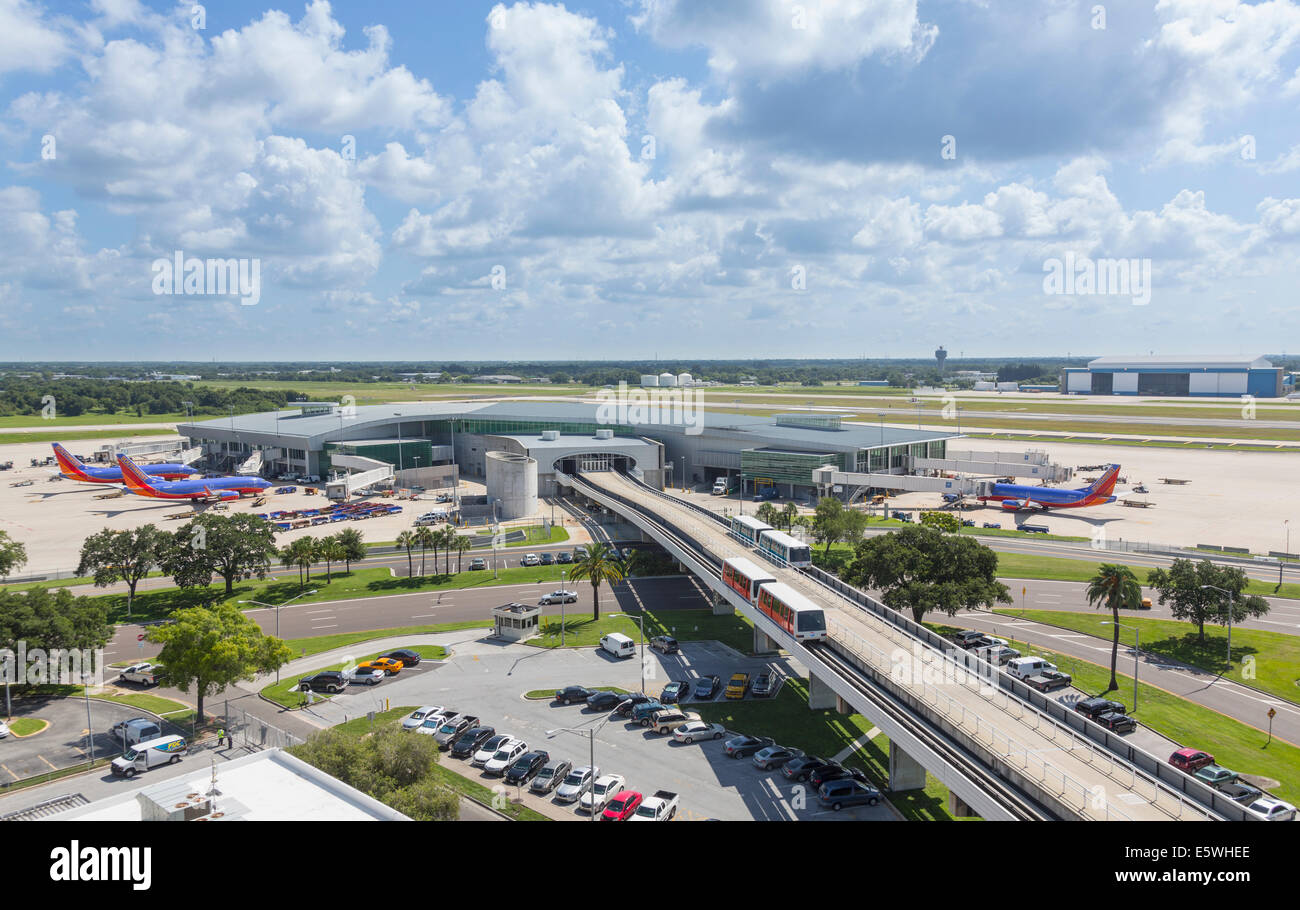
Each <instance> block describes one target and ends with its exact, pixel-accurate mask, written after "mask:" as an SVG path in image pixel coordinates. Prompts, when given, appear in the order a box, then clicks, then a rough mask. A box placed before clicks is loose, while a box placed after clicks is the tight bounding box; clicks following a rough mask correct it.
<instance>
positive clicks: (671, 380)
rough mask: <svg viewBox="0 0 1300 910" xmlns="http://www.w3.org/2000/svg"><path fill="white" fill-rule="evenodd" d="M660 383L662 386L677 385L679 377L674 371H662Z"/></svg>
mask: <svg viewBox="0 0 1300 910" xmlns="http://www.w3.org/2000/svg"><path fill="white" fill-rule="evenodd" d="M659 385H660V387H663V386H675V385H677V377H676V376H674V375H673V374H672V373H660V374H659Z"/></svg>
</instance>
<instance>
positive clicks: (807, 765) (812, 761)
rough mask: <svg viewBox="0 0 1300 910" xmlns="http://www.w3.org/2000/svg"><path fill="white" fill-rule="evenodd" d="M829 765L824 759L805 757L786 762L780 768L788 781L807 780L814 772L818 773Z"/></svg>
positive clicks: (812, 756) (811, 756)
mask: <svg viewBox="0 0 1300 910" xmlns="http://www.w3.org/2000/svg"><path fill="white" fill-rule="evenodd" d="M829 764H830V762H828V761H827V760H826V759H824V758H818V757H817V756H815V755H805V756H803V757H801V758H795V759H792V760H790V761H788V762H786V763H785V764H784V765H782V766H781V773H782V774H784V775H785V776H786V777H787V778H788V779H790V780H807V779H808V778H809V777H811V776H812V774H813V772H814V771H820V770H821V769H823V768H825V767H826V766H827V765H829Z"/></svg>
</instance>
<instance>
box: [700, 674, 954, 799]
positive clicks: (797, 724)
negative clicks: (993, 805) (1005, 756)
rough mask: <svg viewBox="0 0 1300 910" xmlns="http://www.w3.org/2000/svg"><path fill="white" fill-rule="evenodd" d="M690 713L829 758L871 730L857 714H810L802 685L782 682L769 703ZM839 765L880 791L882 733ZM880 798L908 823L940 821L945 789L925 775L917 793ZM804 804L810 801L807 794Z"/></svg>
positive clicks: (711, 706)
mask: <svg viewBox="0 0 1300 910" xmlns="http://www.w3.org/2000/svg"><path fill="white" fill-rule="evenodd" d="M690 708H691V710H692V711H695V712H697V713H698V714H699V715H700V716H701V718H702V719H704V720H706V721H709V722H711V723H720V724H724V725H726V727H727V729H728V730H734V731H737V732H741V733H748V734H750V735H752V736H770V737H772V738H773V739H775V740H776V741H777V742H778V743H780V744H781V745H783V746H793V747H794V748H796V749H802V750H803V751H804V752H806V753H808V754H809V755H818V756H821V757H822V758H828V759H829V758H834V757H835V756H836V755H837V754H839V753H840V751H842V750H843V749H844V748H845V747H847V746H848V745H849V744H850V743H852V742H854V741H855V740H857V739H859V738H861V737H863V736H865V735H866V733H867V732H868V731H869V730H870V729H871V728H872V724H871V722H870V721H869V720H867V719H866V718H865V717H863V716H862V715H861V714H840V713H839V712H837V711H835V710H833V709H824V710H817V711H814V710H810V709H809V707H808V683H807V681H806V680H803V679H800V678H798V677H787V678H786V680H785V681H784V683H783V684H782V686H781V691H780V692H778V693H777V696H776V698H772V699H746V700H744V701H729V702H721V703H718V702H710V703H706V704H699V705H696V704H692V705H691V706H690ZM845 764H847V765H852V766H856V767H859V768H862V769H863V770H864V771H865V772H866V773H867V776H868V777H869V778H871V779H872V782H873V783H875V784H876V785H877V786H878V787H881V788H882V789H883V788H884V787H885V786H886V784H887V782H888V778H889V770H888V769H889V739H888V737H886V736H885V735H884V734H883V733H881V734H879V735H877V736H876V737H875V738H874V739H872V740H868V741H867V744H866V745H864V746H863V747H862V748H861V749H859V750H857V751H856V752H854V753H853V754H852V755H851V756H850V757H849V758H847V759H845ZM886 798H887V799H888V800H889V801H890V802H891V803H893V804H894V806H895V808H897V809H898V810H899V811H900V812H901V813H902V814H903V815H904V816H905V817H906V818H907V819H908V820H910V821H922V820H946V819H950V818H951V816H950V815H949V814H948V788H947V787H945V786H944V785H943V784H942V783H940V782H939V781H938V780H936V779H935V778H933V777H931V776H930V775H929V774H927V775H926V778H925V788H924V789H923V790H914V791H901V792H898V793H887V794H886ZM809 799H810V800H812V799H815V797H814V796H812V795H811V794H810V796H809Z"/></svg>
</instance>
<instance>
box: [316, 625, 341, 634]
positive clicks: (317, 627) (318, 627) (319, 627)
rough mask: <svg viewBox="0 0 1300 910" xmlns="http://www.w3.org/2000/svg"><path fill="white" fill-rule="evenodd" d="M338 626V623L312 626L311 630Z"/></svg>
mask: <svg viewBox="0 0 1300 910" xmlns="http://www.w3.org/2000/svg"><path fill="white" fill-rule="evenodd" d="M338 627H339V625H338V623H334V625H332V626H312V627H311V630H312V631H313V632H315V631H316V630H317V629H337V628H338Z"/></svg>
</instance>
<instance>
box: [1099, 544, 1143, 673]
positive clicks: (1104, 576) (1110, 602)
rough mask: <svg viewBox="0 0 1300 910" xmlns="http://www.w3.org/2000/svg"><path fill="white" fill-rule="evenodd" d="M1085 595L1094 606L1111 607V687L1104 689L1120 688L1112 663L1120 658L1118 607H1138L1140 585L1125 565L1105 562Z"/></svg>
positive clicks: (1140, 600) (1114, 663)
mask: <svg viewBox="0 0 1300 910" xmlns="http://www.w3.org/2000/svg"><path fill="white" fill-rule="evenodd" d="M1087 595H1088V603H1090V604H1092V605H1093V606H1094V607H1096V606H1099V605H1100V606H1105V607H1107V608H1108V609H1109V610H1110V613H1111V627H1112V628H1113V629H1114V630H1115V635H1114V637H1113V638H1112V639H1111V644H1110V687H1109V688H1108V689H1107V690H1106V691H1107V692H1109V691H1110V690H1111V689H1118V688H1119V682H1118V681H1117V680H1116V679H1115V665H1116V663H1117V662H1118V661H1119V608H1120V607H1127V608H1129V609H1130V610H1135V609H1137V607H1138V604H1140V603H1141V602H1142V587H1141V585H1139V584H1138V580H1137V576H1135V575H1134V574H1133V570H1132V569H1130V568H1129V567H1128V566H1121V565H1116V564H1114V563H1109V562H1104V563H1102V564H1101V565H1099V566H1098V567H1097V574H1096V575H1094V576H1093V577H1092V579H1091V580H1090V581H1089V582H1088V590H1087Z"/></svg>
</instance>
